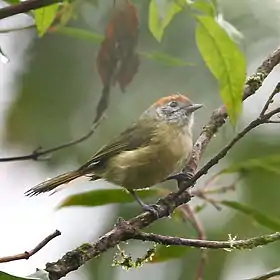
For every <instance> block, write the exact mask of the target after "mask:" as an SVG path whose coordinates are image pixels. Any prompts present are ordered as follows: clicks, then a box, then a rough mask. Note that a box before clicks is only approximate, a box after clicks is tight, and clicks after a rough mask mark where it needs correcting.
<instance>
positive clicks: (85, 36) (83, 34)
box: [56, 26, 103, 44]
mask: <svg viewBox="0 0 280 280" xmlns="http://www.w3.org/2000/svg"><path fill="white" fill-rule="evenodd" d="M56 32H58V33H59V34H63V35H67V36H69V37H72V38H75V39H80V40H86V41H89V42H90V43H93V44H100V43H101V41H102V40H103V36H102V35H100V34H98V33H96V32H92V31H87V30H84V29H80V28H75V27H66V26H63V27H60V28H58V29H57V30H56Z"/></svg>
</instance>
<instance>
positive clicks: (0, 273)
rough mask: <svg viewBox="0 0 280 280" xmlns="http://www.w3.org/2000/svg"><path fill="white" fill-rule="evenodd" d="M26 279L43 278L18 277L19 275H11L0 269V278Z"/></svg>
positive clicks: (7, 279) (0, 279)
mask: <svg viewBox="0 0 280 280" xmlns="http://www.w3.org/2000/svg"><path fill="white" fill-rule="evenodd" d="M26 279H29V280H30V279H34V280H35V279H36V280H37V279H38V280H39V279H40V280H43V278H38V277H35V278H34V277H19V276H15V275H11V274H8V273H5V272H2V271H0V280H26ZM45 279H46V278H45Z"/></svg>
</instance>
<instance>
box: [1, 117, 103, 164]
mask: <svg viewBox="0 0 280 280" xmlns="http://www.w3.org/2000/svg"><path fill="white" fill-rule="evenodd" d="M102 119H103V118H101V119H100V120H99V122H96V123H94V124H93V125H92V127H91V128H90V130H89V131H88V132H87V133H86V134H84V135H83V136H81V137H79V138H77V139H75V140H71V141H69V142H66V143H63V144H60V145H58V146H56V147H53V148H50V149H46V150H42V149H41V148H39V149H36V150H35V151H34V152H32V153H30V154H28V155H23V156H15V157H4V158H0V162H9V161H21V160H30V159H32V160H40V158H41V157H42V156H45V155H49V154H51V153H53V152H56V151H58V150H62V149H65V148H69V147H71V146H74V145H76V144H79V143H81V142H83V141H85V140H87V139H89V138H90V137H91V136H92V135H93V134H94V132H95V130H96V129H97V127H98V126H99V125H100V123H101V120H102Z"/></svg>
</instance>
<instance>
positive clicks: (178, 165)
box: [102, 127, 193, 189]
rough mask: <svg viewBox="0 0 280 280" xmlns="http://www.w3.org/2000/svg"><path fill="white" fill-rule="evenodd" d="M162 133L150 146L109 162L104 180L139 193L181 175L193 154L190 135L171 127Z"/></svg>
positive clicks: (126, 153)
mask: <svg viewBox="0 0 280 280" xmlns="http://www.w3.org/2000/svg"><path fill="white" fill-rule="evenodd" d="M159 129H161V130H159V131H158V132H156V133H155V135H154V137H153V138H152V139H151V141H150V143H149V144H148V145H146V146H144V147H139V148H137V149H135V150H131V151H123V152H121V153H120V154H118V155H116V156H114V157H113V158H112V159H110V161H109V162H108V165H107V168H106V172H105V174H103V176H102V177H103V178H104V179H106V180H108V181H109V182H112V183H115V184H117V185H120V186H123V187H125V188H127V189H139V188H146V187H150V186H152V185H155V184H157V183H159V182H161V181H162V180H164V179H165V178H166V177H167V176H168V175H170V174H172V173H175V172H178V171H180V170H181V169H182V167H183V165H184V163H185V161H186V159H187V158H188V156H189V155H190V152H191V150H192V145H193V144H192V137H191V134H190V133H188V132H186V131H184V132H182V131H179V130H176V129H169V128H168V127H163V128H159Z"/></svg>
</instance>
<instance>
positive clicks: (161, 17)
mask: <svg viewBox="0 0 280 280" xmlns="http://www.w3.org/2000/svg"><path fill="white" fill-rule="evenodd" d="M159 6H160V7H159ZM163 6H164V7H163ZM162 7H163V9H160V8H162ZM161 10H164V11H161ZM181 10H182V6H181V5H179V4H178V3H176V2H175V1H164V2H162V3H161V5H157V4H156V1H155V0H151V1H150V5H149V29H150V31H151V33H152V34H153V36H154V37H155V38H156V39H157V41H159V42H160V41H161V39H162V36H163V33H164V30H165V28H166V27H167V26H168V24H169V23H170V22H171V20H172V19H173V17H174V16H175V15H176V14H177V13H179V12H180V11H181Z"/></svg>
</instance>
